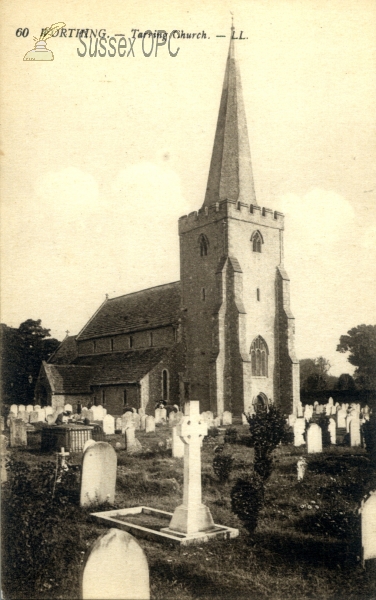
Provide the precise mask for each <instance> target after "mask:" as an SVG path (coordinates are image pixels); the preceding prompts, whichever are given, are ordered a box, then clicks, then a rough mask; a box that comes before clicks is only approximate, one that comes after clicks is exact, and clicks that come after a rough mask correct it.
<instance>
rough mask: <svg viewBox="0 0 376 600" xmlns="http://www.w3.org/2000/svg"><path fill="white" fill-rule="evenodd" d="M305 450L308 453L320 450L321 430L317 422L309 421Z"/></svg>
mask: <svg viewBox="0 0 376 600" xmlns="http://www.w3.org/2000/svg"><path fill="white" fill-rule="evenodd" d="M307 452H308V454H315V453H318V452H322V431H321V427H320V426H319V425H317V423H311V424H310V426H309V427H308V430H307Z"/></svg>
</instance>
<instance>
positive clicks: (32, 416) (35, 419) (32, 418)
mask: <svg viewBox="0 0 376 600" xmlns="http://www.w3.org/2000/svg"><path fill="white" fill-rule="evenodd" d="M29 423H38V413H37V411H36V410H33V411H32V412H31V413H30V416H29Z"/></svg>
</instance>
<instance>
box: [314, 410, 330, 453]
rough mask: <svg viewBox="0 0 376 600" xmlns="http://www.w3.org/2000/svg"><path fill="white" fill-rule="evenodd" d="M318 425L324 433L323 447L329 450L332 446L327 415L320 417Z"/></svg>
mask: <svg viewBox="0 0 376 600" xmlns="http://www.w3.org/2000/svg"><path fill="white" fill-rule="evenodd" d="M317 424H318V425H319V426H320V427H321V433H322V445H323V447H324V448H327V447H328V446H330V445H331V439H330V433H329V429H328V427H329V417H327V416H326V415H322V414H321V415H320V417H319V420H318V422H317Z"/></svg>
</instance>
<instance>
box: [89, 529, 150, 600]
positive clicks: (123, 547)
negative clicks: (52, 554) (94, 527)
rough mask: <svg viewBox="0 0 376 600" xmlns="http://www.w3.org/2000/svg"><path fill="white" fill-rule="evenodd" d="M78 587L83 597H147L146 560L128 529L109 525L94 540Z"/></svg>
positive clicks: (104, 599) (134, 599) (98, 599)
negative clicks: (123, 529)
mask: <svg viewBox="0 0 376 600" xmlns="http://www.w3.org/2000/svg"><path fill="white" fill-rule="evenodd" d="M81 590H82V592H81V597H82V599H83V600H149V598H150V585H149V567H148V563H147V560H146V556H145V554H144V552H143V550H142V548H141V547H140V546H139V545H138V543H137V542H136V540H135V539H134V538H133V537H132V536H131V535H130V533H127V532H126V531H122V530H120V529H115V528H112V529H110V530H109V531H106V532H105V533H103V534H102V535H101V536H100V537H99V538H98V539H97V540H96V541H95V542H94V544H93V545H92V547H91V548H90V554H89V555H88V556H87V558H86V560H85V566H84V570H83V574H82V583H81Z"/></svg>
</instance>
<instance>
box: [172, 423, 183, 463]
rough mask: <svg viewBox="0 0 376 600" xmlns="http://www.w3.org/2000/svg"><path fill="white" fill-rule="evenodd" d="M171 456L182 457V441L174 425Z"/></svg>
mask: <svg viewBox="0 0 376 600" xmlns="http://www.w3.org/2000/svg"><path fill="white" fill-rule="evenodd" d="M172 456H173V457H174V458H182V457H183V456H184V442H183V440H182V439H181V437H180V435H179V434H178V432H177V429H176V427H173V428H172Z"/></svg>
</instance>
